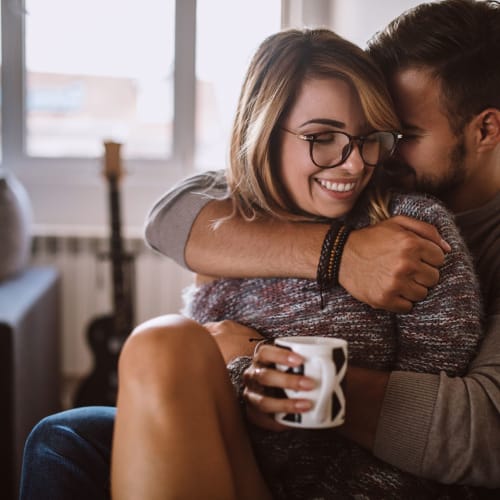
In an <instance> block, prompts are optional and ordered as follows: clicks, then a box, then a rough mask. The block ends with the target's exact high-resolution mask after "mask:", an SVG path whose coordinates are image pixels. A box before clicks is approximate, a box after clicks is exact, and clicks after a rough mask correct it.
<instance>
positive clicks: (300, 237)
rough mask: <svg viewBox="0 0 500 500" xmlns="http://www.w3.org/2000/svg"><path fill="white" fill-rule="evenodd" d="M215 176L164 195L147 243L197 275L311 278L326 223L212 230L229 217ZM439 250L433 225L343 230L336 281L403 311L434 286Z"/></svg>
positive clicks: (401, 222) (398, 221)
mask: <svg viewBox="0 0 500 500" xmlns="http://www.w3.org/2000/svg"><path fill="white" fill-rule="evenodd" d="M221 179H222V178H221V177H220V173H217V174H216V173H210V172H207V173H205V174H200V175H198V176H196V177H195V178H191V179H189V180H187V181H184V183H181V184H179V185H178V186H176V187H175V188H174V189H173V190H172V191H171V192H170V193H167V195H166V196H165V197H164V198H162V199H161V200H160V201H159V202H158V203H157V204H156V205H155V207H154V208H153V209H152V211H151V213H150V214H149V216H148V220H147V225H146V239H147V241H148V243H149V244H150V245H151V246H152V247H153V248H154V249H156V250H158V251H159V252H161V253H163V254H164V255H167V256H168V257H171V258H173V259H174V260H176V261H177V262H178V263H179V264H181V265H184V266H185V267H188V268H189V269H192V270H194V271H196V272H197V273H199V274H205V275H211V276H225V277H242V278H245V277H248V278H251V277H296V278H307V279H315V278H316V271H317V265H318V260H319V255H320V250H321V246H322V243H323V239H324V237H325V234H326V232H327V230H328V226H327V225H325V224H317V223H295V222H284V221H277V220H272V219H265V218H261V219H258V220H256V221H252V222H247V221H244V220H242V219H241V218H240V217H238V216H234V217H232V218H230V219H228V220H226V221H224V222H223V223H221V224H218V225H214V222H216V221H218V220H221V219H223V218H224V217H227V216H228V215H229V214H230V213H231V203H230V201H229V200H214V198H220V197H221V196H222V195H223V194H224V193H225V189H224V187H223V186H224V184H223V181H221ZM447 249H448V247H447V245H446V243H445V242H443V241H442V239H441V237H440V236H439V233H438V232H437V231H436V229H435V228H434V227H433V226H431V225H429V224H426V223H424V222H420V221H416V220H413V219H410V218H406V217H401V216H400V217H395V218H393V219H389V220H387V221H384V222H382V223H380V224H378V225H377V226H372V227H369V228H365V229H360V230H357V231H353V232H352V233H351V235H350V236H349V238H348V240H347V243H346V246H345V248H344V253H343V256H342V261H341V266H340V275H339V280H340V283H341V284H342V285H343V286H344V287H345V288H346V290H347V291H348V292H349V293H351V295H353V296H354V297H356V298H357V299H359V300H361V301H362V302H365V303H367V304H369V305H371V306H372V307H374V308H380V309H387V310H390V311H394V312H405V311H408V310H409V309H411V306H412V302H414V301H417V300H422V299H423V298H424V297H425V296H426V293H427V288H428V287H430V286H433V285H434V284H435V283H437V281H438V279H439V272H438V271H437V267H438V266H440V265H441V264H442V263H443V260H444V253H443V250H445V251H446V250H447ZM367 284H368V286H367Z"/></svg>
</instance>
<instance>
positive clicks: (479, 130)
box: [472, 108, 500, 151]
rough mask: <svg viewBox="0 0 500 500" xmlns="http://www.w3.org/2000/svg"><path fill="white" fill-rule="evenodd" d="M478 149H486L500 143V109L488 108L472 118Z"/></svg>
mask: <svg viewBox="0 0 500 500" xmlns="http://www.w3.org/2000/svg"><path fill="white" fill-rule="evenodd" d="M472 122H473V123H472V125H473V128H474V139H475V144H476V147H477V150H478V151H486V150H488V149H492V148H495V147H496V146H497V145H498V144H500V110H499V109H497V108H488V109H485V110H483V111H482V112H481V113H479V114H478V115H477V116H476V117H475V118H473V120H472Z"/></svg>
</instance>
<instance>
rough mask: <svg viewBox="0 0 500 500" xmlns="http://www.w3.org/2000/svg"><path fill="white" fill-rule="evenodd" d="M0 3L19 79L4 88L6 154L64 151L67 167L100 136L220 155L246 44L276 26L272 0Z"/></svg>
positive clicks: (154, 154) (174, 151)
mask: <svg viewBox="0 0 500 500" xmlns="http://www.w3.org/2000/svg"><path fill="white" fill-rule="evenodd" d="M3 5H4V6H7V8H5V9H4V10H5V16H6V17H7V19H5V20H4V26H5V25H7V24H8V25H9V28H10V30H9V34H7V36H12V35H13V33H14V31H15V32H16V35H14V37H15V40H13V42H14V43H10V47H9V51H10V53H12V57H13V58H15V63H14V68H13V71H12V72H11V73H10V74H12V75H13V77H14V78H16V77H17V78H19V82H24V83H23V84H22V85H21V91H19V89H18V91H17V92H16V91H15V90H14V85H15V84H14V85H13V87H12V88H11V89H9V88H6V89H5V91H6V96H8V97H10V98H9V102H11V103H13V104H12V105H11V106H10V109H9V114H8V115H7V116H8V117H10V116H12V117H13V120H12V122H11V123H12V126H11V127H9V128H10V131H9V132H8V133H7V135H8V136H9V137H12V136H16V140H15V141H14V142H11V143H9V144H6V142H5V141H4V145H5V146H6V147H7V149H8V150H9V155H8V156H9V157H10V158H13V159H16V160H18V161H19V160H21V158H22V159H23V163H24V164H26V165H27V164H28V163H30V161H31V160H42V159H52V160H54V161H57V160H58V159H64V160H65V164H66V165H67V168H68V169H70V168H71V163H70V162H68V161H67V159H68V158H72V159H78V158H80V159H85V158H94V159H95V158H97V157H99V156H100V155H101V154H102V142H103V141H104V140H109V139H111V140H116V141H118V142H122V143H123V145H124V147H123V154H124V156H125V157H126V158H130V159H141V160H142V161H148V160H153V161H157V162H161V163H162V164H163V165H165V164H166V162H167V163H168V162H176V161H182V162H184V163H185V164H187V165H190V164H192V163H193V159H194V162H195V163H196V165H197V166H198V167H200V168H208V167H221V166H223V165H224V162H225V155H226V150H227V142H228V140H229V129H230V126H231V122H232V118H233V114H234V111H235V107H236V100H237V97H238V93H239V89H240V86H241V83H242V77H243V73H244V71H245V69H246V67H247V64H248V62H249V58H250V55H251V54H252V53H253V51H254V50H255V48H256V47H257V45H258V43H259V42H260V41H261V40H262V39H263V38H264V37H265V36H267V35H269V34H270V33H272V32H275V31H277V30H279V29H280V26H281V1H280V0H252V1H246V0H198V1H195V0H178V1H175V0H141V1H140V2H138V1H137V0H72V1H71V2H68V1H67V0H43V1H40V0H25V1H24V6H25V10H24V11H23V1H22V0H19V1H17V2H13V1H12V0H10V1H9V0H3ZM263 13H265V15H263ZM23 14H24V15H23ZM195 30H196V33H195ZM22 33H24V38H23V36H22ZM19 34H21V35H19ZM176 45H177V47H176ZM23 47H24V50H23ZM195 49H196V50H195ZM195 54H196V56H195ZM4 95H5V94H4ZM21 101H22V102H21ZM14 103H15V104H14ZM4 116H5V115H4Z"/></svg>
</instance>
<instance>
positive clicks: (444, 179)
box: [415, 137, 466, 201]
mask: <svg viewBox="0 0 500 500" xmlns="http://www.w3.org/2000/svg"><path fill="white" fill-rule="evenodd" d="M465 155H466V149H465V140H464V138H463V137H461V138H459V140H458V142H457V144H456V145H455V147H454V148H453V149H452V150H451V152H450V154H449V156H448V166H447V170H446V171H445V172H444V173H443V174H442V176H441V177H432V176H426V175H422V176H417V175H416V177H415V179H416V188H417V190H418V191H422V192H424V193H429V194H433V195H434V196H436V197H437V198H439V199H441V200H443V201H448V200H449V199H450V198H451V197H453V192H454V191H455V190H456V189H457V188H458V187H459V186H461V185H462V184H463V183H464V182H465V178H466V175H465V174H466V168H465Z"/></svg>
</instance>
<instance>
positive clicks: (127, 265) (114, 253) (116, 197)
mask: <svg viewBox="0 0 500 500" xmlns="http://www.w3.org/2000/svg"><path fill="white" fill-rule="evenodd" d="M119 146H120V144H117V143H106V144H105V151H106V156H105V162H106V177H107V179H108V185H109V212H110V226H111V233H110V258H111V269H112V280H113V308H114V318H115V327H116V331H117V332H119V333H120V335H123V336H126V335H128V334H129V333H130V329H131V327H132V323H133V309H132V295H133V287H132V277H133V272H132V265H133V262H132V256H131V255H127V254H126V253H125V251H124V248H123V239H122V235H121V210H120V191H119V179H120V177H121V162H120V148H119Z"/></svg>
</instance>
